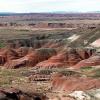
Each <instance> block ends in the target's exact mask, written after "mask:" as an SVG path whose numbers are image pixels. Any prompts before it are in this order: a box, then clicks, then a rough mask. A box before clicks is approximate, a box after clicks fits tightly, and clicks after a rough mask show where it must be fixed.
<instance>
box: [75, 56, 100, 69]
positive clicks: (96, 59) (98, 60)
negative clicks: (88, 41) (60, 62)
mask: <svg viewBox="0 0 100 100" xmlns="http://www.w3.org/2000/svg"><path fill="white" fill-rule="evenodd" d="M97 65H100V56H99V55H94V56H92V57H90V58H88V59H85V60H82V61H80V62H79V63H78V64H76V65H75V66H74V68H81V67H90V66H97Z"/></svg>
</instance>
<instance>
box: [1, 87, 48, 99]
mask: <svg viewBox="0 0 100 100" xmlns="http://www.w3.org/2000/svg"><path fill="white" fill-rule="evenodd" d="M0 100H46V97H45V96H44V95H42V94H36V93H31V94H29V93H24V92H23V91H21V90H18V89H15V88H8V89H0Z"/></svg>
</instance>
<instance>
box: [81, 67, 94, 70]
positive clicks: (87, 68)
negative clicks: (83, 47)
mask: <svg viewBox="0 0 100 100" xmlns="http://www.w3.org/2000/svg"><path fill="white" fill-rule="evenodd" d="M92 69H93V67H91V66H87V67H82V68H81V71H89V70H92Z"/></svg>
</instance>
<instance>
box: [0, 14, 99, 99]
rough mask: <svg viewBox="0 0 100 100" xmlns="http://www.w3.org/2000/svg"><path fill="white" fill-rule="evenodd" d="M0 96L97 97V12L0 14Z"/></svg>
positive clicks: (23, 97) (17, 97)
mask: <svg viewBox="0 0 100 100" xmlns="http://www.w3.org/2000/svg"><path fill="white" fill-rule="evenodd" d="M0 100H100V13H68V14H53V13H29V14H25V13H24V14H13V13H12V14H0Z"/></svg>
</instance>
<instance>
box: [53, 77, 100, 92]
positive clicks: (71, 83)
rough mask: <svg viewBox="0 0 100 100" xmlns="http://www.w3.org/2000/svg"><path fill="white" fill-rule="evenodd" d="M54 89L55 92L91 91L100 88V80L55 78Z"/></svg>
mask: <svg viewBox="0 0 100 100" xmlns="http://www.w3.org/2000/svg"><path fill="white" fill-rule="evenodd" d="M52 88H53V90H55V91H74V90H76V91H77V90H81V91H85V90H89V89H93V88H100V80H98V79H92V78H81V77H67V78H66V77H65V76H62V77H61V76H55V77H53V78H52Z"/></svg>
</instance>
